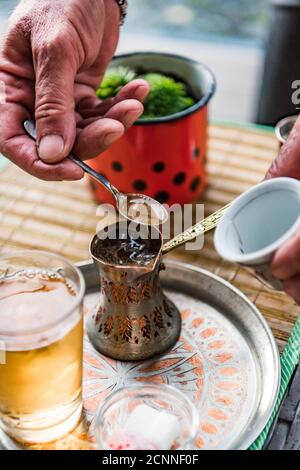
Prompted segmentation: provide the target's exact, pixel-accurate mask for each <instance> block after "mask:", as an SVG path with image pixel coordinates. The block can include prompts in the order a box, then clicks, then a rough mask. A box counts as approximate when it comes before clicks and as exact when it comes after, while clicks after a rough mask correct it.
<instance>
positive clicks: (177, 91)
mask: <svg viewBox="0 0 300 470" xmlns="http://www.w3.org/2000/svg"><path fill="white" fill-rule="evenodd" d="M134 78H137V73H136V72H135V71H133V70H131V69H129V68H127V67H113V68H111V69H109V70H108V71H107V73H106V74H105V77H104V79H103V82H102V83H101V86H100V87H99V89H98V90H97V95H98V96H99V98H101V99H106V98H111V97H113V96H116V94H117V93H118V91H119V90H120V89H121V88H122V87H123V86H124V85H126V84H127V83H129V82H130V81H131V80H133V79H134ZM139 78H143V79H144V80H146V81H147V82H148V83H149V85H150V89H151V91H150V93H149V95H148V97H147V99H146V101H145V103H144V108H145V109H144V114H143V116H142V119H151V118H158V117H163V116H170V115H172V114H175V113H178V112H180V111H183V110H185V109H187V108H189V107H190V106H193V104H195V100H194V99H193V98H191V97H190V96H189V95H188V91H187V87H186V85H185V84H184V83H182V82H178V81H176V80H174V79H173V78H172V77H168V76H167V75H163V74H161V73H146V74H144V75H140V76H139Z"/></svg>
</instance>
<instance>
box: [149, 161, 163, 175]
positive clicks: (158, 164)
mask: <svg viewBox="0 0 300 470" xmlns="http://www.w3.org/2000/svg"><path fill="white" fill-rule="evenodd" d="M165 167H166V165H165V164H164V162H156V163H154V165H153V167H152V169H153V171H154V172H155V173H161V172H162V171H164V169H165Z"/></svg>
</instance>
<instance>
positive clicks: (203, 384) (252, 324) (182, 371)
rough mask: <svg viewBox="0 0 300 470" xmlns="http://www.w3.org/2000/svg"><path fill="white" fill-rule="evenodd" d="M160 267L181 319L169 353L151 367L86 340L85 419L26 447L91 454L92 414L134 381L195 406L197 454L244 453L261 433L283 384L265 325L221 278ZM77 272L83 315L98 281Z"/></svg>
mask: <svg viewBox="0 0 300 470" xmlns="http://www.w3.org/2000/svg"><path fill="white" fill-rule="evenodd" d="M165 264H166V271H164V272H162V273H161V280H162V283H163V286H164V289H165V292H166V293H167V295H168V296H169V297H170V298H171V299H172V300H173V302H175V304H176V305H177V306H178V308H179V310H180V312H181V315H182V320H183V329H182V334H181V337H180V339H179V341H178V343H177V344H176V345H175V347H174V348H173V350H172V351H170V352H169V353H167V354H165V355H164V356H162V357H159V358H156V359H152V360H148V361H143V362H117V361H114V360H112V359H109V358H107V357H105V356H102V355H100V354H98V353H97V352H96V351H95V350H94V348H93V347H92V345H91V344H90V343H89V341H88V338H87V337H86V338H85V345H84V415H85V419H84V420H83V421H82V422H81V423H80V425H79V426H78V427H77V429H75V431H73V432H72V433H71V434H70V435H68V436H66V437H64V438H63V439H61V440H59V441H56V442H53V443H49V444H41V445H38V444H35V445H31V446H28V447H26V448H29V449H93V448H94V438H93V417H94V414H95V411H96V409H97V407H98V406H99V404H100V403H101V401H103V399H104V398H105V397H106V396H108V395H109V394H110V393H111V392H112V391H115V390H116V389H118V388H119V387H123V386H126V385H127V384H129V383H132V382H134V381H146V382H156V383H168V384H171V385H174V386H175V387H178V388H179V389H180V390H181V391H182V392H184V393H186V394H187V395H188V396H189V397H190V398H191V399H192V400H193V402H194V404H195V405H196V407H197V409H198V411H199V417H200V427H199V432H198V436H197V439H196V448H197V449H247V448H248V447H249V446H250V444H252V442H253V441H254V440H255V439H256V437H257V436H258V435H259V434H260V432H261V431H262V430H263V428H264V426H265V425H266V423H267V421H268V419H269V417H270V415H271V412H272V409H273V407H274V404H275V401H276V398H277V394H278V389H279V383H280V362H279V353H278V349H277V346H276V343H275V340H274V337H273V335H272V333H271V331H270V329H269V327H268V325H267V323H266V321H265V320H264V318H263V316H262V315H261V313H260V312H259V311H258V310H257V308H256V307H255V306H254V305H253V304H252V303H251V302H250V301H249V300H248V299H247V298H246V297H245V296H244V295H243V294H242V293H241V292H240V291H239V290H238V289H236V288H234V287H233V286H232V285H230V284H229V283H227V282H225V281H224V280H222V279H221V278H219V277H218V276H215V275H213V274H210V273H209V272H207V271H204V270H202V269H199V268H196V267H194V266H191V265H187V264H182V263H179V262H175V261H168V260H166V261H165ZM80 269H81V270H82V272H83V274H84V277H85V280H86V285H87V293H86V298H85V306H86V314H88V313H89V312H90V311H91V310H92V309H94V308H96V306H97V302H98V296H99V290H98V289H99V279H98V274H97V272H96V269H95V268H94V265H93V264H92V263H86V264H82V265H80ZM6 444H7V440H6ZM11 444H12V443H10V445H9V447H12V445H11Z"/></svg>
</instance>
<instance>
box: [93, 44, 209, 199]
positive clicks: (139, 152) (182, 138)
mask: <svg viewBox="0 0 300 470" xmlns="http://www.w3.org/2000/svg"><path fill="white" fill-rule="evenodd" d="M112 65H113V66H120V65H122V66H128V67H131V68H133V69H136V70H141V71H142V72H161V73H164V74H166V75H171V76H173V77H175V78H177V79H178V80H182V81H184V82H185V83H187V85H188V87H189V89H190V92H191V94H192V95H193V97H194V98H196V100H197V101H196V103H195V104H194V105H193V106H192V107H190V108H188V109H187V110H184V111H181V112H179V113H177V114H173V115H171V116H167V117H161V118H156V119H149V120H138V121H137V122H136V123H135V125H134V126H133V127H132V128H131V129H129V130H128V131H127V132H126V133H125V135H124V136H123V137H122V138H121V139H120V140H119V141H118V142H116V143H115V144H114V145H113V146H112V147H110V148H109V149H108V150H107V151H106V152H104V153H102V154H101V155H99V156H98V157H96V158H94V159H93V160H90V162H89V164H90V165H91V166H92V167H93V168H94V169H95V170H96V171H98V172H100V173H102V174H104V175H105V176H106V177H107V178H108V179H109V180H110V181H111V182H112V184H113V185H114V186H116V187H117V188H118V189H120V190H121V191H122V192H124V193H132V192H138V193H143V194H147V195H149V196H151V197H154V198H155V199H157V200H158V201H159V202H161V203H167V204H170V205H171V204H174V203H180V204H187V203H190V202H192V201H193V200H195V199H196V198H198V197H199V196H200V195H201V194H202V193H203V191H204V190H205V187H206V168H205V167H206V151H207V124H208V122H207V115H208V109H207V108H208V103H209V101H210V99H211V98H212V96H213V95H214V93H215V89H216V81H215V78H214V76H213V74H212V72H211V71H210V70H209V69H208V68H207V67H206V66H205V65H203V64H200V63H198V62H195V61H193V60H191V59H187V58H185V57H181V56H177V55H171V54H160V53H135V54H129V55H121V56H117V57H115V58H114V59H113V61H112ZM90 186H91V190H92V192H93V195H94V197H95V199H96V200H97V201H98V202H106V203H113V200H112V197H111V196H110V194H109V193H108V192H107V190H105V188H103V187H102V186H101V185H100V184H97V183H95V181H94V180H92V179H90Z"/></svg>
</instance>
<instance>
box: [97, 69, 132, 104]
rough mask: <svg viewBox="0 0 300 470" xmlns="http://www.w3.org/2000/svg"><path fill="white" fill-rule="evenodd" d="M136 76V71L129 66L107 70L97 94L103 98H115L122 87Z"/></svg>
mask: <svg viewBox="0 0 300 470" xmlns="http://www.w3.org/2000/svg"><path fill="white" fill-rule="evenodd" d="M135 78H136V73H135V72H134V71H133V70H131V69H129V68H128V67H121V66H120V67H112V68H111V69H108V71H107V72H106V74H105V76H104V78H103V81H102V83H101V85H100V87H99V88H98V90H97V92H96V93H97V96H99V98H100V99H101V100H106V99H107V98H113V97H114V96H116V95H117V94H118V92H119V91H120V90H121V88H122V87H123V86H125V85H127V83H129V82H131V81H132V80H134V79H135Z"/></svg>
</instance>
